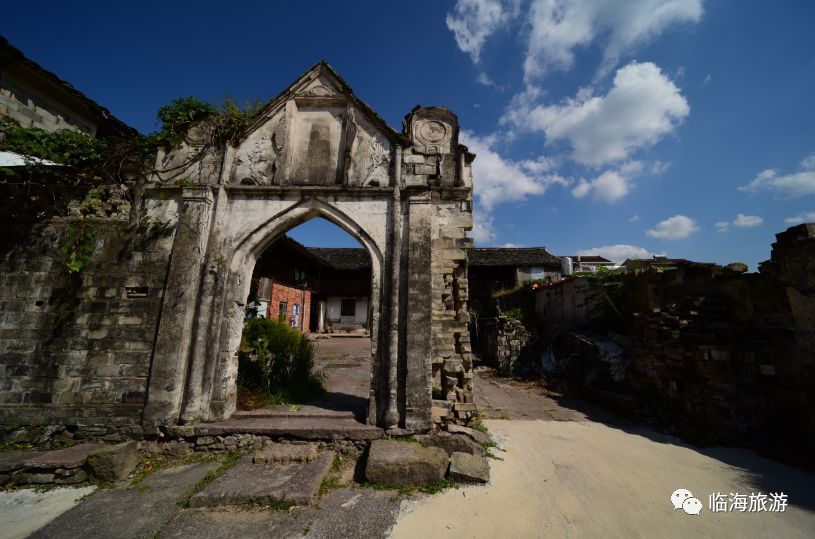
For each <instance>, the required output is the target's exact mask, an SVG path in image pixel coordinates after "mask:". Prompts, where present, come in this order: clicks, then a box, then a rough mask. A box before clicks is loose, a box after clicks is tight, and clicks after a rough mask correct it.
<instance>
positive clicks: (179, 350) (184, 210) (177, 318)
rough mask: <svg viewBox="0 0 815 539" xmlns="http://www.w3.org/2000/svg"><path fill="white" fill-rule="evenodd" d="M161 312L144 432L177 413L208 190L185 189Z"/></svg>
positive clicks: (205, 231)
mask: <svg viewBox="0 0 815 539" xmlns="http://www.w3.org/2000/svg"><path fill="white" fill-rule="evenodd" d="M181 198H182V207H181V210H180V215H179V218H178V230H177V231H176V235H175V241H174V243H173V251H172V255H171V257H170V269H169V272H168V276H167V284H166V287H165V290H164V298H163V301H162V307H161V319H160V320H159V326H158V334H157V336H156V345H155V348H154V351H153V361H152V364H151V366H150V383H149V388H148V393H147V405H146V406H145V409H144V418H143V425H144V429H145V432H146V433H150V432H155V430H156V428H157V427H159V426H161V425H168V424H174V423H176V422H177V421H178V418H179V416H180V414H181V407H182V404H183V402H182V401H183V398H184V387H185V382H186V377H187V366H188V356H189V351H190V346H191V339H192V335H193V325H194V321H195V316H196V312H197V310H198V301H199V294H198V291H199V287H200V283H201V272H202V268H203V265H204V259H205V256H206V250H207V243H208V240H209V226H210V220H211V214H212V202H213V197H212V191H211V188H210V187H208V186H196V187H185V188H184V189H183V191H182V195H181Z"/></svg>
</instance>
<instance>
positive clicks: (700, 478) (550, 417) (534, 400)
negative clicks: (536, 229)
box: [392, 373, 815, 539]
mask: <svg viewBox="0 0 815 539" xmlns="http://www.w3.org/2000/svg"><path fill="white" fill-rule="evenodd" d="M477 383H478V384H479V387H480V388H481V389H479V398H480V399H481V402H480V403H479V406H480V407H481V408H482V410H484V411H485V412H486V413H487V415H488V416H490V417H504V418H505V419H490V420H487V421H486V425H487V427H488V428H489V429H490V431H491V432H492V433H493V434H494V435H495V436H496V437H497V438H498V439H499V440H500V441H501V443H502V444H503V446H504V449H505V450H506V451H505V452H503V453H499V456H500V457H501V458H503V460H501V461H498V460H496V461H492V481H491V484H490V485H488V486H486V487H467V488H462V489H454V490H449V491H446V492H444V493H442V494H441V495H438V496H434V497H431V498H427V499H424V500H420V501H418V502H405V503H404V505H403V508H402V512H401V514H400V517H399V519H398V521H397V524H396V526H395V527H394V530H393V534H392V537H395V538H409V537H411V538H412V537H427V538H435V537H439V538H440V537H461V538H469V537H490V538H494V537H508V538H510V537H580V538H584V537H603V538H606V539H607V538H610V537H626V538H631V537H681V538H683V539H686V538H689V537H740V538H744V537H784V538H791V537H812V533H813V530H815V492H813V487H815V476H813V475H812V474H807V473H804V472H802V471H800V470H798V469H796V468H791V467H788V466H784V465H781V464H778V463H775V462H772V461H769V460H767V459H764V458H761V457H759V456H757V455H755V454H754V453H753V452H751V451H747V450H742V449H732V448H716V449H710V450H699V449H697V448H694V447H692V446H690V445H688V444H685V443H684V442H682V441H681V440H678V439H675V438H673V437H670V436H666V435H661V434H658V433H655V432H653V431H651V430H649V429H631V428H623V427H618V426H613V424H605V423H603V422H600V421H599V420H596V419H595V418H596V417H598V416H597V415H596V413H595V411H593V410H590V409H587V408H585V407H582V406H580V405H578V404H576V403H569V402H568V401H562V400H561V401H560V402H558V400H557V399H552V398H550V397H547V396H546V395H544V394H542V392H540V391H538V390H535V388H534V386H533V385H531V384H527V385H525V384H523V383H518V382H510V381H507V380H501V379H497V378H495V377H493V376H491V375H489V373H481V374H480V379H479V380H477ZM565 404H569V406H565ZM522 415H525V416H527V418H528V419H516V418H517V417H521V416H522ZM679 488H685V489H688V490H690V491H691V492H692V493H693V495H694V496H695V497H696V498H699V500H700V501H701V502H702V505H703V508H702V511H701V513H700V514H699V515H689V514H687V513H685V512H684V511H683V510H682V509H678V510H675V509H674V507H673V505H672V504H671V502H670V496H671V494H672V492H673V491H674V490H676V489H679ZM771 492H774V493H778V492H783V493H785V494H786V495H787V499H788V501H789V505H788V506H787V507H786V509H785V511H784V512H777V511H775V512H769V511H764V512H739V511H735V512H716V513H714V512H711V511H710V510H709V508H708V503H709V496H710V495H711V494H714V493H722V494H724V495H725V496H726V497H728V498H729V496H730V493H733V494H746V495H748V496H749V494H751V493H754V494H758V493H762V494H764V495H768V494H769V493H771ZM728 505H729V504H728ZM748 507H749V506H748ZM767 507H768V508H769V504H768V506H767Z"/></svg>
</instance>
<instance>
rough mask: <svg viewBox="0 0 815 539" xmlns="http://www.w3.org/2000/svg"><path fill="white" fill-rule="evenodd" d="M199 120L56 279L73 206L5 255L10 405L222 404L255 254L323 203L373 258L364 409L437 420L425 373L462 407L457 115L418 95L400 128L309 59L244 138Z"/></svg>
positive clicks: (25, 412) (153, 417)
mask: <svg viewBox="0 0 815 539" xmlns="http://www.w3.org/2000/svg"><path fill="white" fill-rule="evenodd" d="M207 130H208V127H207V124H206V123H205V122H202V123H199V124H197V125H196V126H194V127H193V128H192V129H190V131H189V132H188V134H187V137H186V139H185V142H184V143H183V144H181V146H180V147H175V148H165V149H162V150H161V151H159V152H158V154H157V156H156V161H155V169H156V170H155V172H154V173H152V174H151V175H150V177H149V178H147V179H146V183H145V184H143V185H141V186H140V193H141V194H140V195H139V203H140V204H139V206H140V207H141V208H143V209H142V210H140V211H139V212H136V211H134V212H133V213H134V216H133V217H132V221H130V222H128V220H127V219H126V218H124V217H122V218H121V219H118V220H117V219H111V220H109V221H106V222H104V223H103V222H101V221H100V222H99V224H98V227H97V230H98V231H97V236H96V246H95V249H94V256H93V259H92V260H91V261H90V262H89V263H88V264H86V265H85V267H83V268H82V270H81V271H80V272H79V273H78V274H77V276H76V277H74V280H75V283H73V284H72V285H70V286H69V285H68V284H65V285H64V286H63V285H60V286H58V287H56V288H54V289H49V290H48V291H47V292H44V291H43V289H42V288H43V287H44V286H46V285H51V284H52V283H58V282H62V281H60V279H63V277H61V276H60V275H61V274H60V272H61V271H62V270H61V268H60V267H59V264H56V263H54V260H56V257H57V256H58V254H57V252H56V249H57V246H58V245H59V237H60V235H61V234H64V226H63V228H62V229H60V228H59V226H57V224H56V223H55V224H53V227H56V228H53V230H54V231H53V232H48V233H46V232H45V231H36V232H35V233H34V234H33V235H31V236H30V238H29V239H32V240H35V239H37V238H45V242H46V245H45V247H46V248H43V247H42V246H41V245H39V244H35V243H33V242H32V243H31V245H29V246H26V247H21V248H20V249H21V250H17V251H14V252H11V253H9V255H8V256H7V257H6V259H5V262H4V264H5V265H4V266H3V267H0V275H2V279H3V281H2V282H3V284H4V286H5V288H3V289H2V290H3V292H0V301H3V302H4V303H3V304H4V305H5V304H6V302H9V303H8V307H4V308H3V310H2V311H0V312H1V313H2V316H3V320H4V321H6V322H5V323H7V326H6V327H7V329H6V330H4V331H5V333H4V334H3V336H4V337H5V341H3V342H4V348H0V354H4V355H3V356H2V357H3V368H4V369H5V374H6V375H7V377H6V379H4V384H5V385H4V386H3V389H2V392H3V393H2V397H0V399H1V402H2V403H4V404H3V414H4V416H5V419H4V421H6V422H19V423H55V422H56V423H69V424H93V425H100V426H101V425H104V426H106V427H110V428H113V427H117V426H122V427H128V428H130V429H131V430H132V431H134V432H135V431H137V430H139V429H140V427H139V424H141V428H143V429H144V432H145V434H150V435H155V434H158V433H159V432H160V431H161V429H164V430H165V431H166V429H167V428H168V427H171V426H173V425H177V424H179V423H191V422H198V421H212V420H219V419H224V418H228V417H229V416H230V415H231V414H232V412H233V411H234V410H235V406H236V394H237V391H236V375H237V355H236V352H237V349H238V345H239V342H240V338H241V331H242V328H243V323H244V317H245V307H246V300H247V295H248V293H249V287H250V282H251V275H252V271H253V268H254V265H255V262H256V260H257V258H258V257H259V256H260V255H261V253H262V252H263V251H264V250H265V249H266V248H267V247H268V246H269V245H270V244H271V243H272V242H273V241H274V240H275V239H277V238H278V237H280V235H282V234H284V233H285V232H286V231H288V230H289V229H291V228H293V227H296V226H297V225H299V224H301V223H303V222H305V221H307V220H309V219H312V218H314V217H318V216H319V217H324V218H326V219H328V220H330V221H332V222H333V223H335V224H336V225H338V226H340V227H341V228H343V229H345V230H346V231H347V232H348V233H349V234H351V235H352V236H354V237H355V238H356V239H357V240H358V241H359V242H360V243H361V244H362V245H363V246H364V248H365V249H366V251H367V252H368V254H369V256H370V258H371V266H372V267H371V326H372V331H371V341H372V364H373V367H372V372H371V393H370V413H369V421H370V422H372V423H376V424H377V425H379V426H382V427H385V428H388V429H397V431H398V430H402V429H406V430H408V431H411V432H421V431H426V430H428V429H430V428H431V427H432V425H433V421H432V413H431V407H432V400H431V399H432V389H433V385H434V380H435V383H436V384H437V386H439V387H443V389H444V390H445V391H446V393H447V395H448V396H449V397H450V402H454V403H455V406H454V410H453V411H454V415H455V417H454V418H452V419H451V420H456V419H459V420H463V421H467V420H469V419H470V418H471V417H472V416H473V415H474V414H475V406H474V404H473V403H472V396H471V395H472V393H471V392H472V362H471V352H470V343H469V338H468V335H467V322H468V314H467V269H466V257H465V252H464V248H466V247H469V246H470V245H471V240H469V239H468V238H467V237H466V233H467V231H468V230H470V229H471V228H472V214H471V208H472V176H471V162H472V160H473V158H474V156H473V155H472V154H470V153H469V152H468V151H467V148H466V147H464V146H461V145H459V144H458V120H457V119H456V117H455V115H453V114H452V113H451V112H450V111H448V110H447V109H444V108H441V107H431V108H421V107H419V108H416V109H414V110H413V111H411V113H410V114H408V116H407V117H406V119H405V126H404V130H403V133H401V134H400V133H397V132H395V131H393V130H392V129H391V128H390V127H388V126H387V125H386V124H385V123H384V122H383V121H382V120H381V118H379V117H378V116H376V114H375V113H374V112H373V111H371V110H370V109H369V108H368V107H367V105H365V104H364V103H362V102H361V101H359V100H358V99H357V98H356V97H355V96H354V95H353V94H352V93H351V91H350V88H348V87H347V85H346V84H345V83H344V82H343V81H342V80H341V79H340V78H339V76H338V75H336V73H334V72H333V70H331V69H330V67H328V66H327V65H326V64H324V63H319V64H317V65H316V66H314V67H313V68H312V69H311V70H309V71H308V72H307V73H306V74H305V75H304V76H303V77H301V78H300V79H299V80H298V81H296V82H295V83H294V84H293V85H292V86H291V87H289V88H288V89H287V90H286V91H284V92H283V93H282V94H281V95H280V96H279V97H278V98H276V99H275V100H274V101H272V102H270V103H269V104H268V105H267V106H266V107H265V108H264V110H262V111H261V112H260V113H259V114H258V116H257V119H256V120H255V122H254V123H253V125H252V126H250V129H248V132H247V133H244V134H243V138H242V139H241V140H240V141H238V142H236V143H234V144H232V143H229V144H224V145H223V147H218V148H214V147H211V146H209V145H208V144H209V142H210V141H211V140H212V138H211V137H210V136H209V135H210V134H209V133H208V132H207ZM136 213H138V216H136V215H135V214H136ZM46 228H47V227H46ZM47 230H51V228H47ZM146 236H149V237H150V238H151V239H145V237H146ZM38 241H39V240H38ZM46 251H47V253H48V254H45V253H46ZM45 260H49V261H50V262H48V264H46V263H45V262H44V261H45ZM42 268H45V269H42ZM65 278H67V277H65ZM6 285H7V286H6ZM29 288H30V289H31V290H32V292H31V293H32V294H40V295H42V297H41V298H40V297H39V296H37V298H39V299H36V298H34V297H33V296H32V297H29V296H27V295H26V294H28V292H27V291H25V290H27V289H29ZM31 299H34V301H35V302H37V301H40V302H42V304H36V303H35V307H36V308H41V307H43V305H44V306H45V312H46V314H45V315H42V314H41V313H40V312H39V311H36V310H35V309H34V308H32V307H30V305H28V303H26V302H28V301H29V300H31ZM9 313H12V314H11V315H10V314H9ZM14 313H18V314H14ZM15 317H17V318H15ZM18 320H27V321H30V322H26V323H30V324H39V325H35V326H32V328H31V329H30V330H28V329H23V328H20V327H17V326H14V324H17V323H18ZM100 428H101V427H100Z"/></svg>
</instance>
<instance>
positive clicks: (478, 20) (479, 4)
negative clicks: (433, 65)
mask: <svg viewBox="0 0 815 539" xmlns="http://www.w3.org/2000/svg"><path fill="white" fill-rule="evenodd" d="M518 7H519V1H518V0H508V1H501V0H458V1H457V2H456V6H455V7H454V8H453V13H448V14H447V28H448V29H449V30H450V31H451V32H453V36H454V37H455V39H456V44H457V45H458V48H459V49H460V50H461V51H462V52H466V53H467V54H469V55H470V58H472V60H473V62H475V63H478V62H479V61H480V59H481V49H482V48H483V47H484V43H485V42H486V40H487V38H488V37H489V36H490V35H492V34H493V33H494V32H495V31H496V30H498V29H499V28H500V27H501V26H503V25H504V24H506V23H507V22H508V21H509V20H510V19H512V18H513V17H515V16H516V15H517V14H518Z"/></svg>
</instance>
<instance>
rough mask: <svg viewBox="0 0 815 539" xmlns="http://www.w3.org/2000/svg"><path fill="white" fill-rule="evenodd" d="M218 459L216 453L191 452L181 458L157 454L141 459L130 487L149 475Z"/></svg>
mask: <svg viewBox="0 0 815 539" xmlns="http://www.w3.org/2000/svg"><path fill="white" fill-rule="evenodd" d="M218 459H219V457H218V455H217V454H216V453H204V452H200V451H199V452H193V453H189V454H187V455H183V456H180V457H179V456H175V455H166V454H158V455H153V456H151V457H149V458H145V459H143V460H142V461H141V462H139V464H138V466H136V472H135V475H134V477H133V479H132V480H131V481H130V484H131V485H138V484H139V483H141V482H142V481H144V480H145V479H146V478H147V477H148V476H149V475H150V474H152V473H154V472H157V471H159V470H163V469H165V468H171V467H173V466H183V465H184V464H198V463H200V462H215V461H217V460H218Z"/></svg>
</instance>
